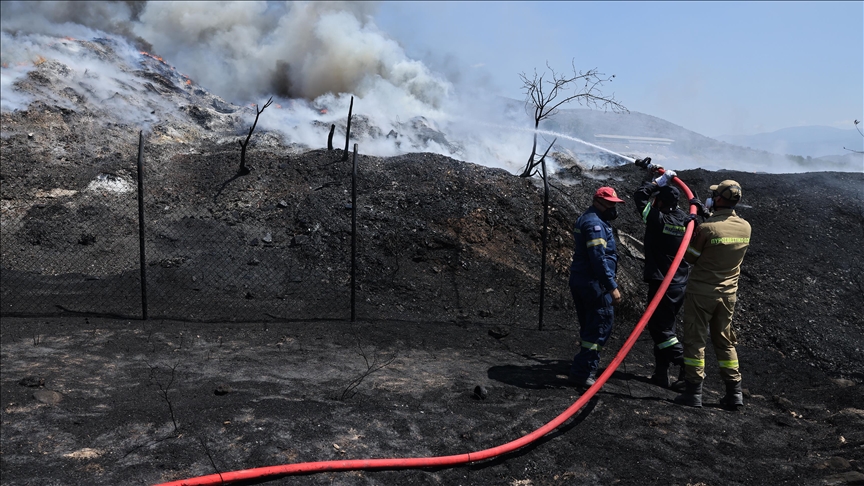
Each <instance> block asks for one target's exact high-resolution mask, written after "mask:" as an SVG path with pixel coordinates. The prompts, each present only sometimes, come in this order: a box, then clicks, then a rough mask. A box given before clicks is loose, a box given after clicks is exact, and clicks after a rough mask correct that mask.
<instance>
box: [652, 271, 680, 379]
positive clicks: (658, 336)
mask: <svg viewBox="0 0 864 486" xmlns="http://www.w3.org/2000/svg"><path fill="white" fill-rule="evenodd" d="M661 283H662V282H661V281H659V280H652V281H650V282H648V302H651V300H652V299H653V298H654V296H655V295H657V290H658V289H659V288H660V284H661ZM686 287H687V284H686V283H685V284H682V285H670V286H669V288H668V289H667V290H666V294H665V295H664V296H663V298H662V299H660V302H659V303H658V304H657V309H656V310H654V314H653V315H652V316H651V319H650V320H649V321H648V325H647V326H646V327H647V328H648V333H649V334H651V339H652V340H654V359H655V360H656V362H657V363H670V364H674V365H681V364H683V363H684V347H683V346H682V345H681V343H680V342H678V337H677V336H676V335H675V316H677V315H678V311H679V310H681V306H682V305H684V290H685V288H686Z"/></svg>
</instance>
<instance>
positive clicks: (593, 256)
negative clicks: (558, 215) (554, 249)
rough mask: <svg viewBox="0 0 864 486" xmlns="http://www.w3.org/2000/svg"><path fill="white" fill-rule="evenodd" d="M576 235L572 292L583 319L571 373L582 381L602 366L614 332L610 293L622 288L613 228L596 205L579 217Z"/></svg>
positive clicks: (574, 230) (577, 313)
mask: <svg viewBox="0 0 864 486" xmlns="http://www.w3.org/2000/svg"><path fill="white" fill-rule="evenodd" d="M573 237H574V239H575V247H574V250H573V263H572V265H571V266H570V293H571V294H572V296H573V303H574V304H575V305H576V316H577V317H578V318H579V324H580V330H579V337H580V339H581V346H580V348H579V352H578V353H577V354H576V356H574V357H573V364H572V365H571V366H570V376H571V378H573V379H575V380H579V381H582V380H584V379H586V378H588V377H589V376H591V377H593V376H594V374H595V372H596V371H597V368H598V367H599V365H600V350H601V349H603V346H604V345H605V344H606V340H607V339H609V335H610V334H611V333H612V325H613V323H614V321H615V310H614V307H612V296H611V295H610V292H612V290H614V289H616V288H617V287H618V284H617V283H616V282H615V276H616V273H617V271H618V253H617V251H616V249H615V237H614V236H613V235H612V227H611V226H609V224H607V223H606V222H605V221H603V220H602V219H600V215H599V213H598V210H597V208H595V207H594V206H591V207H590V208H588V210H586V211H585V212H584V213H583V214H582V216H580V217H579V219H577V220H576V224H575V226H574V228H573Z"/></svg>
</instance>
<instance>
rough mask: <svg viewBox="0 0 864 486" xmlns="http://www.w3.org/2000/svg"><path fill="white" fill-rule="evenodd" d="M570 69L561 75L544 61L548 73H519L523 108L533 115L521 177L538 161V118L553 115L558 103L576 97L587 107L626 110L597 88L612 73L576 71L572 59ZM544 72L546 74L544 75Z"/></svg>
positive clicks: (560, 103)
mask: <svg viewBox="0 0 864 486" xmlns="http://www.w3.org/2000/svg"><path fill="white" fill-rule="evenodd" d="M572 68H573V73H572V74H571V75H565V74H562V73H558V72H556V71H555V70H554V69H552V67H551V66H550V65H549V63H548V62H547V63H546V69H547V70H548V73H543V74H538V73H537V70H536V69H535V70H534V76H533V77H530V78H529V77H528V76H527V75H526V74H525V73H521V74H520V75H519V77H520V78H521V79H522V89H523V90H524V91H525V110H526V112H528V114H529V115H532V116H533V118H534V130H535V132H534V144H533V146H532V148H531V156H530V157H529V158H528V163H527V164H526V166H525V170H523V171H522V174H520V175H521V177H530V176H531V175H533V174H535V173H536V171H534V170H533V169H534V168H535V167H536V166H537V165H538V164H539V162H538V161H537V160H535V156H536V154H537V130H538V129H539V127H540V122H541V121H543V120H545V119H547V118H549V117H552V116H555V115H556V114H557V113H558V108H560V107H561V105H564V104H566V103H570V102H572V101H576V102H577V103H579V104H580V105H583V106H587V107H589V108H603V109H604V110H608V109H611V110H612V111H614V112H628V110H627V108H625V107H624V105H622V104H621V103H619V102H618V101H616V100H615V95H614V93H613V94H612V95H611V96H606V95H604V94H603V92H602V91H601V89H600V88H601V87H602V86H603V84H604V83H608V82H611V81H612V80H613V79H614V78H615V75H614V74H613V75H612V76H606V75H605V74H603V73H601V72H598V71H597V69H591V70H589V71H587V72H584V73H583V72H582V71H578V70H577V69H576V65H575V62H574V63H573V64H572ZM547 76H548V77H547Z"/></svg>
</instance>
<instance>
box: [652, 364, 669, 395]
mask: <svg viewBox="0 0 864 486" xmlns="http://www.w3.org/2000/svg"><path fill="white" fill-rule="evenodd" d="M651 383H654V384H655V385H657V386H659V387H662V388H669V363H661V362H659V361H657V362H656V364H655V365H654V374H653V375H651Z"/></svg>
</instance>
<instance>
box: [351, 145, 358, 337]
mask: <svg viewBox="0 0 864 486" xmlns="http://www.w3.org/2000/svg"><path fill="white" fill-rule="evenodd" d="M356 276H357V144H356V143H355V144H354V163H353V167H352V170H351V322H354V321H355V319H356V316H357V314H356V309H357V307H356V296H357V279H356Z"/></svg>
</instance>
